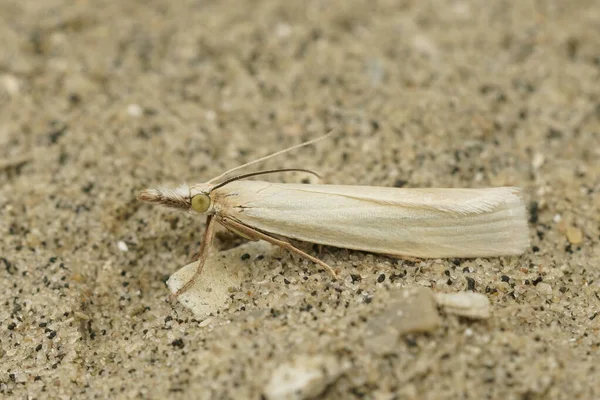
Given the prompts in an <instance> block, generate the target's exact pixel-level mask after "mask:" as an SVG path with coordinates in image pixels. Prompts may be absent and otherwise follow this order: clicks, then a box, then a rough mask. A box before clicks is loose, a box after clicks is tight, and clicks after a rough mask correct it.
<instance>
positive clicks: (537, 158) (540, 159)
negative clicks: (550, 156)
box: [531, 153, 546, 169]
mask: <svg viewBox="0 0 600 400" xmlns="http://www.w3.org/2000/svg"><path fill="white" fill-rule="evenodd" d="M544 161H546V159H545V157H544V155H543V154H542V153H536V154H535V155H534V156H533V160H532V161H531V166H532V167H533V169H540V167H541V166H542V165H544Z"/></svg>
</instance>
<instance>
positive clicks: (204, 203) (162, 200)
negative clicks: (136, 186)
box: [137, 184, 212, 214]
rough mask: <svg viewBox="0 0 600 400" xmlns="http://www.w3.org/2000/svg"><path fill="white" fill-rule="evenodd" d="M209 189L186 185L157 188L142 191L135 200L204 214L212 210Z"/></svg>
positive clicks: (205, 186)
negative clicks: (173, 187) (172, 187)
mask: <svg viewBox="0 0 600 400" xmlns="http://www.w3.org/2000/svg"><path fill="white" fill-rule="evenodd" d="M210 190H211V188H210V187H209V186H208V185H203V184H200V185H194V186H192V187H189V186H187V185H182V186H179V187H178V188H175V189H168V188H162V187H160V188H158V189H144V190H142V191H141V192H140V193H139V194H138V196H137V198H138V200H142V201H146V202H148V203H154V204H160V205H162V206H165V207H169V208H176V209H178V210H184V211H192V210H193V211H196V212H198V213H201V214H204V213H207V212H209V211H211V210H212V200H211V198H210Z"/></svg>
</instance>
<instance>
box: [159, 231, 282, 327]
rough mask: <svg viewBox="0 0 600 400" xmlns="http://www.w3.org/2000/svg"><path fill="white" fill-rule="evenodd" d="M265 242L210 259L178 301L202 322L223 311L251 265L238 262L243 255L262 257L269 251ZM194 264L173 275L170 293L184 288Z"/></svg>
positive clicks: (191, 273)
mask: <svg viewBox="0 0 600 400" xmlns="http://www.w3.org/2000/svg"><path fill="white" fill-rule="evenodd" d="M272 247H273V246H271V245H270V244H268V243H266V242H262V241H260V242H250V243H246V244H243V245H241V246H238V247H235V248H233V249H230V250H227V251H223V252H220V253H218V254H214V255H210V256H209V257H208V259H207V260H206V263H205V264H204V268H203V270H202V274H201V275H200V277H199V278H198V279H196V282H195V284H194V286H192V287H191V288H190V289H189V290H187V291H186V292H184V293H182V294H181V295H180V296H179V297H178V300H179V302H180V303H181V304H182V305H183V306H184V307H186V308H188V309H189V310H190V311H191V312H192V313H193V314H194V315H195V316H196V317H199V318H204V317H206V316H207V315H209V314H211V313H214V312H216V311H219V310H221V309H223V308H224V307H225V305H226V304H227V301H228V300H229V296H230V295H231V291H232V289H233V290H236V289H239V287H240V286H241V283H242V277H243V276H244V274H245V270H247V269H248V268H249V266H250V265H251V264H249V263H248V262H247V261H243V260H242V255H243V254H254V255H258V254H265V253H267V252H269V251H272ZM196 265H197V262H195V261H194V262H191V263H189V264H188V265H186V266H185V267H183V268H181V269H180V270H179V271H177V272H175V273H174V274H173V275H171V277H170V278H169V280H168V281H167V286H168V287H169V290H170V291H171V293H173V294H174V293H175V292H177V290H179V288H181V287H182V286H183V285H185V284H186V283H187V282H188V280H189V279H190V278H191V277H192V275H193V274H194V272H195V270H196Z"/></svg>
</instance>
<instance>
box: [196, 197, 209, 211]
mask: <svg viewBox="0 0 600 400" xmlns="http://www.w3.org/2000/svg"><path fill="white" fill-rule="evenodd" d="M209 207H210V197H208V195H207V194H204V193H200V194H197V195H195V196H194V197H192V209H194V211H196V212H199V213H205V212H207V211H208V208H209Z"/></svg>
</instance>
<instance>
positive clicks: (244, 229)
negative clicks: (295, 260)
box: [220, 218, 337, 278]
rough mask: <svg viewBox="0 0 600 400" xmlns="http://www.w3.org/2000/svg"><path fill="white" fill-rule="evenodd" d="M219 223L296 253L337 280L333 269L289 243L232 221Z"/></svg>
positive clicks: (225, 219) (223, 220) (225, 220)
mask: <svg viewBox="0 0 600 400" xmlns="http://www.w3.org/2000/svg"><path fill="white" fill-rule="evenodd" d="M220 222H221V224H223V225H224V226H225V227H227V228H233V229H234V230H235V231H237V232H241V233H243V234H244V235H246V236H250V237H254V238H257V239H262V240H264V241H265V242H269V243H271V244H274V245H276V246H279V247H281V248H282V249H285V250H287V251H290V252H292V253H296V254H298V255H299V256H301V257H304V258H306V259H307V260H309V261H312V262H314V263H315V264H317V265H320V266H321V267H323V268H325V269H326V270H327V271H329V273H330V274H331V275H332V276H333V277H334V278H337V274H336V272H335V271H334V270H333V268H331V267H330V266H329V265H327V264H326V263H324V262H323V261H321V260H319V259H318V258H316V257H313V256H311V255H310V254H307V253H305V252H303V251H302V250H300V249H299V248H297V247H294V246H292V244H291V243H289V242H286V241H284V240H280V239H277V238H274V237H272V236H269V235H267V234H264V233H262V232H260V231H257V230H256V229H254V228H251V227H249V226H246V225H244V224H240V223H239V222H236V221H233V220H231V219H228V218H222V219H221V220H220Z"/></svg>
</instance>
